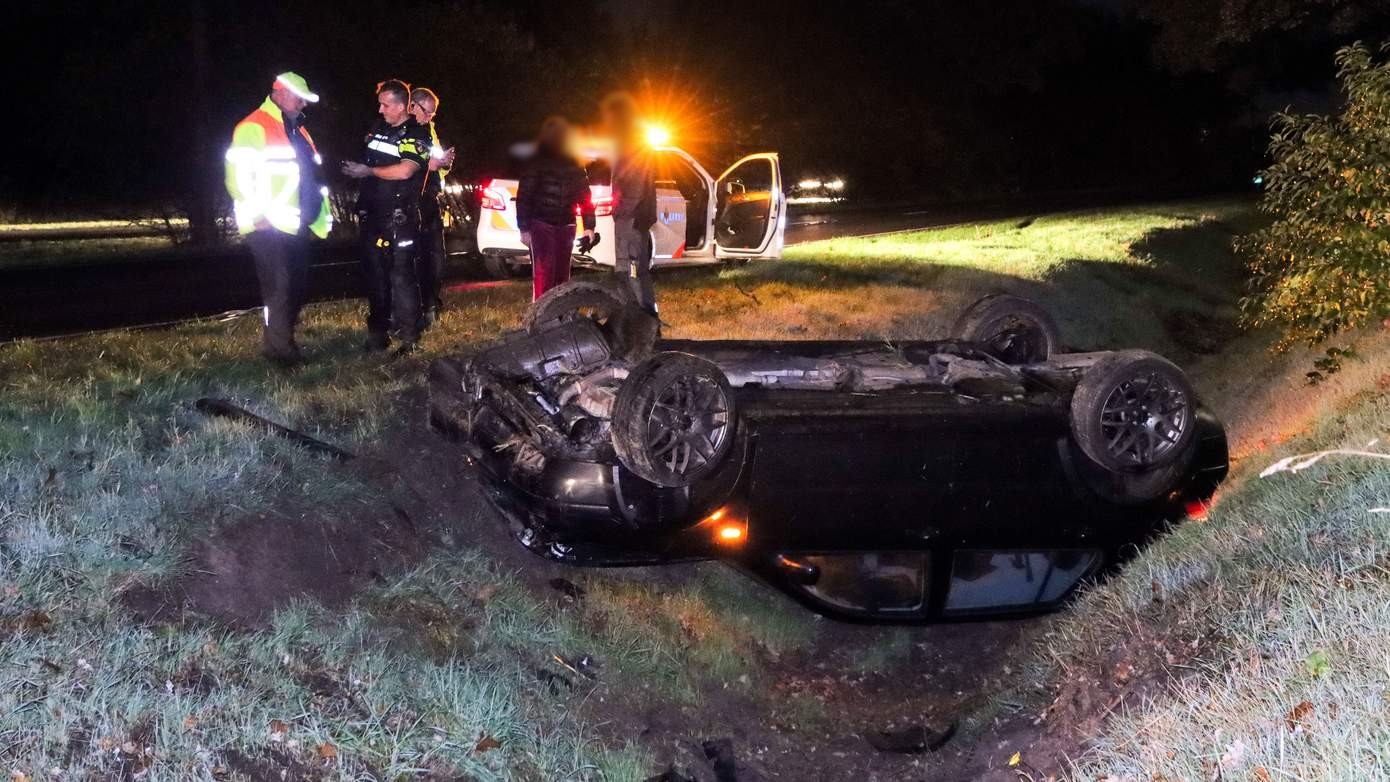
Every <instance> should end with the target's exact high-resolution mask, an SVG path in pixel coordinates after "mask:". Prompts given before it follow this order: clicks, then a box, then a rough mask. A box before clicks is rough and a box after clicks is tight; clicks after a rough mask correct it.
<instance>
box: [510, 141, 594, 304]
mask: <svg viewBox="0 0 1390 782" xmlns="http://www.w3.org/2000/svg"><path fill="white" fill-rule="evenodd" d="M576 211H578V212H580V213H581V214H582V216H583V220H584V236H585V237H586V238H587V239H589V240H590V241H592V240H593V238H594V203H593V198H591V197H590V194H589V179H588V177H587V176H585V175H584V169H582V168H580V167H579V163H578V162H577V161H576V160H575V159H574V157H573V156H572V155H571V154H570V153H569V123H567V122H565V120H564V119H563V118H561V117H551V118H550V119H547V120H546V121H545V123H544V124H543V125H541V135H540V139H539V140H538V142H537V144H536V153H535V155H533V156H532V157H531V159H530V160H529V161H527V163H526V167H525V169H524V170H523V173H522V175H521V181H520V182H519V183H518V184H517V189H516V222H517V227H518V228H520V229H521V243H522V244H524V245H526V246H527V247H529V248H531V274H532V278H533V282H532V287H531V291H532V297H533V298H535V299H539V298H540V297H541V295H542V294H544V293H545V292H546V291H548V290H550V289H551V288H554V287H555V286H556V285H559V284H561V283H563V282H565V281H567V280H569V278H570V257H571V255H572V254H573V253H574V218H575V212H576Z"/></svg>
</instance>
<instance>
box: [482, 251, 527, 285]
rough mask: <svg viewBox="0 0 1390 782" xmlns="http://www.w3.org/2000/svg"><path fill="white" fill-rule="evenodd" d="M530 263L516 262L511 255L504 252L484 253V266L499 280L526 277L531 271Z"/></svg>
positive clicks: (489, 273)
mask: <svg viewBox="0 0 1390 782" xmlns="http://www.w3.org/2000/svg"><path fill="white" fill-rule="evenodd" d="M529 267H530V264H522V263H516V262H515V261H513V260H512V259H511V257H510V256H507V255H503V254H502V253H484V254H483V268H484V269H486V270H487V273H488V275H489V276H491V277H492V278H493V279H498V280H510V279H515V278H517V277H525V276H526V275H527V274H528V273H529V272H530V268H529Z"/></svg>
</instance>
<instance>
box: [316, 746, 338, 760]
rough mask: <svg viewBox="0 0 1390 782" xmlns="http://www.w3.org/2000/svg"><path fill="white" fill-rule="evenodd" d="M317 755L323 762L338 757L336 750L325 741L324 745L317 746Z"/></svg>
mask: <svg viewBox="0 0 1390 782" xmlns="http://www.w3.org/2000/svg"><path fill="white" fill-rule="evenodd" d="M318 753H319V757H321V758H323V759H324V760H332V759H333V758H336V757H338V748H337V747H335V746H333V745H332V744H329V743H328V742H326V741H325V742H324V743H322V744H320V745H319V748H318Z"/></svg>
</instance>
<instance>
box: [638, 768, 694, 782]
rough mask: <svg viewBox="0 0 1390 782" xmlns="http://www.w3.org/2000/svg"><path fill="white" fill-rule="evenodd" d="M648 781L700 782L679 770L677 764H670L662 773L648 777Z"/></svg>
mask: <svg viewBox="0 0 1390 782" xmlns="http://www.w3.org/2000/svg"><path fill="white" fill-rule="evenodd" d="M646 782H698V780H696V779H695V778H694V777H688V776H686V775H684V774H682V773H681V772H679V771H677V770H676V767H675V766H670V767H669V768H667V769H666V770H665V771H663V772H661V773H660V774H657V775H656V776H654V777H648V778H647V780H646Z"/></svg>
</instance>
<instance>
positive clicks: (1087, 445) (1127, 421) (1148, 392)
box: [1071, 350, 1197, 473]
mask: <svg viewBox="0 0 1390 782" xmlns="http://www.w3.org/2000/svg"><path fill="white" fill-rule="evenodd" d="M1196 407H1197V396H1196V393H1195V392H1194V391H1193V390H1192V385H1191V383H1189V382H1188V381H1187V377H1186V376H1185V375H1184V374H1183V371H1182V370H1181V369H1179V368H1178V367H1177V366H1176V365H1175V364H1173V362H1171V361H1169V360H1168V359H1166V358H1163V357H1162V356H1159V355H1157V354H1154V353H1150V352H1148V351H1145V350H1126V351H1120V352H1117V353H1113V354H1111V355H1109V356H1107V357H1106V358H1103V359H1101V360H1100V361H1098V362H1097V363H1096V364H1095V365H1094V366H1092V367H1091V368H1090V369H1088V370H1087V371H1086V374H1085V375H1083V376H1082V378H1081V381H1080V382H1079V383H1078V384H1077V386H1076V390H1075V391H1074V392H1073V394H1072V400H1071V428H1072V434H1073V435H1074V436H1075V438H1076V444H1077V445H1078V446H1080V447H1081V450H1082V451H1083V452H1084V453H1085V454H1086V455H1087V456H1088V457H1090V458H1091V460H1092V461H1094V462H1095V463H1096V464H1099V465H1100V466H1102V467H1104V468H1106V469H1107V470H1110V471H1112V472H1128V473H1140V472H1146V471H1151V470H1155V469H1157V468H1160V467H1164V466H1167V465H1171V464H1174V463H1175V462H1178V461H1180V460H1182V459H1184V458H1185V457H1187V456H1188V455H1189V451H1190V450H1191V449H1192V448H1193V446H1194V444H1195V434H1196V423H1197V422H1196V417H1197V409H1196Z"/></svg>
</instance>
